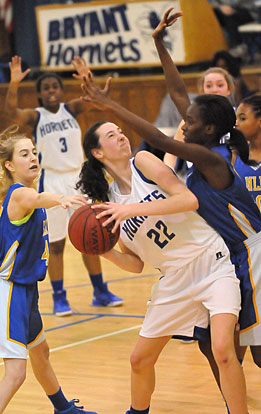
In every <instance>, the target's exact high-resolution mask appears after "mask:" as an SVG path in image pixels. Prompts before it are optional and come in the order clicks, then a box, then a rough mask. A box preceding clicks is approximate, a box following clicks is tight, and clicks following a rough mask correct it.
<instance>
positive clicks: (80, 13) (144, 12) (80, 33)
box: [36, 0, 185, 70]
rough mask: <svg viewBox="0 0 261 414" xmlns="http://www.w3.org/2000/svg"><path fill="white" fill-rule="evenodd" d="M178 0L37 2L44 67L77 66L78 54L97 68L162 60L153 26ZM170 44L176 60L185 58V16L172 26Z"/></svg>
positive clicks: (175, 6) (148, 63)
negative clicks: (44, 4)
mask: <svg viewBox="0 0 261 414" xmlns="http://www.w3.org/2000/svg"><path fill="white" fill-rule="evenodd" d="M169 7H174V10H180V8H179V7H180V5H179V1H178V0H173V1H171V2H166V1H153V0H149V1H139V0H138V1H128V0H125V1H124V3H121V2H117V0H116V1H110V2H108V1H107V2H102V1H97V2H89V3H74V4H66V5H65V4H63V5H59V4H57V5H49V6H38V7H36V18H37V29H38V37H39V45H40V53H41V66H42V68H43V69H51V70H72V66H71V62H72V59H73V57H74V56H81V57H83V58H84V59H85V60H86V61H87V63H88V64H89V65H90V67H91V68H92V69H106V68H110V69H112V68H124V67H137V66H143V67H146V66H158V65H160V62H159V58H158V55H157V52H156V50H155V46H154V42H153V39H152V32H153V30H154V28H155V27H156V26H157V24H158V23H159V21H160V19H161V18H162V16H163V14H164V12H165V11H166V10H167V9H168V8H169ZM164 40H165V44H166V46H167V48H168V50H169V52H170V54H171V56H172V57H173V59H174V60H175V62H178V63H183V62H184V60H185V52H184V44H183V34H182V21H181V19H179V20H178V21H177V22H176V23H175V24H174V25H173V26H172V27H170V28H169V29H168V30H167V32H166V35H165V37H164Z"/></svg>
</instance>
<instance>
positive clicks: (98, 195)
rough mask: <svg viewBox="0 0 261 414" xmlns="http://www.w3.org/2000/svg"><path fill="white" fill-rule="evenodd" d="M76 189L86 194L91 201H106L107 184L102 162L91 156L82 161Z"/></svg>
mask: <svg viewBox="0 0 261 414" xmlns="http://www.w3.org/2000/svg"><path fill="white" fill-rule="evenodd" d="M76 189H80V190H81V191H82V193H84V194H87V195H88V197H90V198H91V199H92V201H93V202H95V201H108V196H107V193H108V190H109V184H108V181H107V180H106V178H105V171H104V168H103V164H102V163H101V162H100V161H98V160H97V159H96V158H94V157H93V156H91V157H90V159H89V160H87V161H85V162H84V163H83V166H82V170H81V173H80V180H79V181H78V182H77V184H76Z"/></svg>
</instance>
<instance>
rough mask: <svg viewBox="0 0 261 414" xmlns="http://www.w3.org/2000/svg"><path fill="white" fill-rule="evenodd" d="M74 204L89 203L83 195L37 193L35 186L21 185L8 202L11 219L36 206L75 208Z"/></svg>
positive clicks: (26, 212)
mask: <svg viewBox="0 0 261 414" xmlns="http://www.w3.org/2000/svg"><path fill="white" fill-rule="evenodd" d="M74 204H78V205H85V204H87V199H86V197H84V196H82V195H73V196H64V195H62V194H53V193H48V192H43V193H37V191H36V190H34V189H33V188H27V187H20V188H17V189H16V190H14V191H13V193H12V195H11V198H10V202H9V204H8V216H9V219H10V220H20V219H22V218H23V217H25V216H26V215H27V214H29V213H30V212H31V211H32V210H34V209H36V208H50V207H54V206H59V205H60V206H61V207H63V208H74V206H73V205H74Z"/></svg>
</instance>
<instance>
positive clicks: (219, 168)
mask: <svg viewBox="0 0 261 414" xmlns="http://www.w3.org/2000/svg"><path fill="white" fill-rule="evenodd" d="M82 91H83V93H84V96H83V98H82V99H83V100H85V101H86V102H91V103H92V104H93V106H94V107H96V108H98V109H100V110H104V109H105V110H109V111H111V112H112V113H114V114H115V115H116V116H117V117H118V118H119V119H121V120H122V121H124V122H126V123H127V124H128V125H130V127H131V128H133V129H134V130H135V131H136V132H137V133H138V134H139V135H140V136H141V137H143V139H144V140H145V141H146V142H148V143H149V144H150V145H152V146H153V147H156V148H158V149H160V150H161V151H164V152H169V153H171V154H174V155H176V156H178V157H180V158H182V159H183V160H186V161H190V162H192V163H193V164H194V165H195V166H196V168H197V169H198V170H199V171H200V172H201V173H202V174H203V175H204V176H205V178H206V179H207V181H208V182H209V184H210V185H212V186H213V187H214V188H219V189H221V188H227V187H228V185H231V173H230V170H229V167H228V165H227V163H226V161H225V160H224V158H223V157H222V156H221V155H220V154H218V153H217V152H216V151H211V150H209V149H208V148H207V147H205V146H203V145H199V144H192V143H189V144H188V143H183V142H180V141H176V140H173V139H172V138H169V137H167V136H166V135H165V134H163V133H162V132H161V131H159V130H158V129H157V128H155V127H154V125H152V124H150V123H149V122H147V121H145V120H144V119H142V118H140V117H139V116H138V115H135V114H133V113H132V112H130V111H128V110H127V109H125V108H123V107H122V106H120V105H119V104H118V103H117V102H115V101H113V100H112V99H110V98H109V97H108V96H105V95H104V94H103V93H102V92H101V91H100V89H99V88H98V87H97V85H96V84H95V82H94V80H93V77H92V74H91V73H89V74H88V77H87V78H85V79H84V83H83V84H82ZM210 166H211V168H209V167H210ZM229 183H230V184H229Z"/></svg>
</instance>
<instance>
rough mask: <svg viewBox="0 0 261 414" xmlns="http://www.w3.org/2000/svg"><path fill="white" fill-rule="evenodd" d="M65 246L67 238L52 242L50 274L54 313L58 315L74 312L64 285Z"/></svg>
mask: <svg viewBox="0 0 261 414" xmlns="http://www.w3.org/2000/svg"><path fill="white" fill-rule="evenodd" d="M64 247H65V239H62V240H58V241H55V242H52V243H50V254H49V265H48V274H49V277H50V281H51V285H52V288H53V313H54V314H55V315H57V316H66V315H71V313H72V310H71V307H70V305H69V302H68V300H67V298H66V290H65V289H64V286H63V280H64V279H63V277H64V270H63V255H64Z"/></svg>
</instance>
